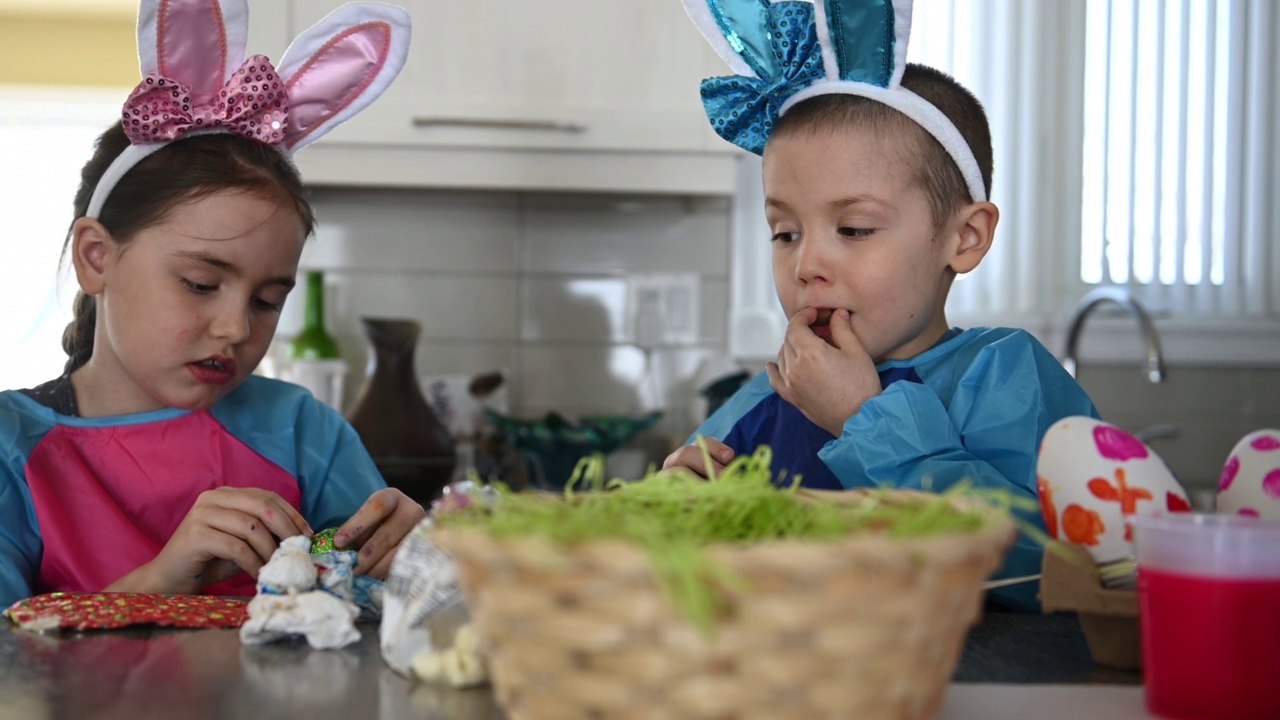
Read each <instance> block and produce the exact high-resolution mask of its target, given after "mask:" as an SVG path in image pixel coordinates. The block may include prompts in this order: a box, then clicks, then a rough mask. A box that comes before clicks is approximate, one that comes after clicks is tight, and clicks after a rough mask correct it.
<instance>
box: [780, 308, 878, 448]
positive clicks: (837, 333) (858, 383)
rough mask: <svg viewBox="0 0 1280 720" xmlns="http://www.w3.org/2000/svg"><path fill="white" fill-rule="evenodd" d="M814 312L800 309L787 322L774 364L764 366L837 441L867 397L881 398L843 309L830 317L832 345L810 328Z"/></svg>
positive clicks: (783, 390)
mask: <svg viewBox="0 0 1280 720" xmlns="http://www.w3.org/2000/svg"><path fill="white" fill-rule="evenodd" d="M817 319H818V310H817V308H812V307H808V308H804V309H803V310H801V311H800V312H798V313H796V314H795V315H794V316H793V317H792V318H791V321H790V322H789V323H787V334H786V337H785V338H784V339H783V341H782V348H781V349H780V350H778V360H777V362H771V363H768V364H767V365H766V369H767V370H768V373H769V384H770V385H771V386H772V387H773V390H774V392H776V393H778V395H780V396H781V397H782V399H783V400H786V401H787V402H789V403H791V404H792V405H795V406H796V409H798V410H799V411H800V412H802V413H804V416H805V417H807V418H809V420H810V422H812V423H813V424H815V425H817V426H818V427H821V428H823V429H824V430H826V431H827V432H829V433H831V434H832V435H834V436H835V437H840V434H841V433H842V432H843V431H844V423H845V421H846V420H848V419H849V418H850V417H852V416H853V414H854V413H856V412H858V409H859V408H861V407H862V403H864V402H866V400H867V398H870V397H874V396H876V395H879V394H880V390H881V388H880V376H879V375H878V374H877V373H876V364H875V361H873V360H872V359H871V356H870V355H868V354H867V351H866V350H865V349H863V347H862V343H861V342H859V341H858V336H857V335H856V334H855V333H854V332H853V320H852V317H851V316H850V315H849V311H848V310H845V309H843V308H841V309H839V310H836V311H835V312H833V313H832V314H831V325H830V327H831V344H827V342H826V341H825V340H823V339H822V338H820V337H818V336H817V335H815V334H814V332H813V329H812V328H810V325H812V324H813V323H814V322H815V321H816V320H817Z"/></svg>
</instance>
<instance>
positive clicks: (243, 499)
mask: <svg viewBox="0 0 1280 720" xmlns="http://www.w3.org/2000/svg"><path fill="white" fill-rule="evenodd" d="M206 496H208V497H209V502H211V503H212V504H213V505H215V506H217V507H220V508H223V509H226V510H237V511H239V512H242V513H245V514H246V515H253V516H254V517H257V518H259V519H261V520H262V522H263V524H265V525H266V526H267V529H268V530H270V531H271V533H272V534H273V535H275V536H276V537H278V538H280V539H281V540H283V539H284V538H288V537H293V536H294V535H306V536H307V537H311V536H312V535H314V534H315V533H314V532H313V531H312V530H311V526H310V525H308V524H307V521H306V520H305V519H304V518H303V517H302V513H300V512H298V511H297V510H296V509H295V508H294V507H293V506H292V505H290V504H289V503H287V502H285V500H284V498H282V497H280V496H279V495H277V494H275V493H273V492H271V491H269V490H261V489H258V488H219V489H217V490H212V491H210V492H207V493H205V494H204V495H202V496H201V498H202V499H203V498H204V497H206Z"/></svg>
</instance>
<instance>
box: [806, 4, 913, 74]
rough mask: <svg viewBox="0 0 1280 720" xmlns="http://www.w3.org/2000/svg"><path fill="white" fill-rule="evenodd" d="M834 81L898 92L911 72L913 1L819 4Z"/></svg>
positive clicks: (825, 57) (820, 26)
mask: <svg viewBox="0 0 1280 720" xmlns="http://www.w3.org/2000/svg"><path fill="white" fill-rule="evenodd" d="M813 5H814V22H815V23H816V24H817V26H818V28H817V31H818V41H819V42H820V43H822V60H823V65H824V66H825V68H826V71H827V78H828V79H830V80H845V81H849V82H859V83H867V84H868V85H879V86H880V87H896V86H897V85H899V84H900V83H901V82H902V73H903V71H905V70H906V68H907V40H908V38H909V37H910V36H911V0H813Z"/></svg>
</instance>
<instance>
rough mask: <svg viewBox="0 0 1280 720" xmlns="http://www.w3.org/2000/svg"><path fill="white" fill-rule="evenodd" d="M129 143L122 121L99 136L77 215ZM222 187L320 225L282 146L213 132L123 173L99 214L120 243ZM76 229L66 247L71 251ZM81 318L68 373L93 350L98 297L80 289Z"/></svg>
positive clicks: (69, 334) (72, 334)
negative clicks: (256, 197) (263, 199)
mask: <svg viewBox="0 0 1280 720" xmlns="http://www.w3.org/2000/svg"><path fill="white" fill-rule="evenodd" d="M128 146H129V139H128V137H126V136H125V134H124V130H123V129H122V128H121V126H120V123H116V124H115V125H113V126H111V127H110V128H108V129H107V130H106V132H104V133H102V135H101V137H99V138H98V141H97V144H96V146H95V149H94V153H93V157H92V158H90V159H89V162H87V163H85V166H84V169H83V170H81V171H80V189H79V190H78V191H76V199H75V217H76V218H77V219H79V218H81V217H84V215H85V214H86V213H87V212H88V207H89V198H90V196H92V195H93V189H94V188H95V187H97V185H98V181H99V180H101V179H102V175H103V173H105V172H106V171H107V167H108V166H110V165H111V162H112V161H113V160H115V159H116V157H117V156H119V155H120V153H122V152H124V149H125V148H126V147H128ZM223 190H241V191H245V192H250V193H256V194H259V195H261V196H263V197H268V198H273V199H279V200H280V202H281V203H282V204H283V205H285V206H286V207H292V208H293V209H294V210H295V211H296V212H297V213H298V217H299V219H301V220H302V227H303V230H304V231H305V234H306V235H310V234H311V231H312V230H313V229H314V227H315V215H314V213H313V212H312V210H311V203H310V202H309V201H308V199H307V192H306V188H305V187H304V186H303V184H302V178H301V177H299V175H298V171H297V169H296V168H295V167H294V166H293V163H292V162H290V161H289V159H288V158H286V157H285V155H284V154H283V153H282V152H280V151H279V150H277V149H275V148H273V147H270V146H268V145H264V144H263V143H260V142H258V141H256V140H250V139H248V138H243V137H240V136H238V135H230V134H210V135H198V136H196V137H190V138H185V139H183V140H179V141H177V142H174V143H172V144H169V145H166V146H165V147H163V148H161V149H160V150H159V151H157V152H155V153H153V154H152V155H150V156H148V157H147V158H146V159H144V160H142V161H141V162H139V163H138V164H137V165H135V166H134V167H133V168H131V169H130V170H129V172H127V173H125V175H124V177H122V178H121V179H120V182H119V183H117V184H116V186H115V188H114V189H113V190H112V191H111V195H110V196H108V197H107V202H106V204H105V205H104V206H103V208H102V212H101V213H99V217H98V221H99V222H101V223H102V225H103V227H105V228H106V229H107V232H109V233H111V237H112V238H113V239H114V240H115V241H116V242H118V243H126V242H128V241H129V240H130V239H132V238H133V237H134V236H135V235H136V234H137V233H138V232H140V231H142V230H145V229H147V228H149V227H152V226H154V225H156V224H158V223H160V222H163V221H164V219H165V217H166V216H167V215H168V214H169V213H170V212H171V211H172V210H173V209H174V208H175V207H177V206H178V205H180V204H181V203H184V202H189V201H192V200H198V199H200V198H203V197H207V196H209V195H212V194H214V193H216V192H220V191H223ZM71 242H72V237H71V233H70V232H68V234H67V241H66V245H64V246H63V254H64V256H65V254H66V252H67V249H68V248H69V247H70V246H71ZM73 310H74V313H75V317H74V318H73V319H72V321H71V323H70V324H68V325H67V329H66V330H65V331H64V332H63V334H62V349H63V350H64V351H66V353H67V364H66V367H65V369H64V372H66V373H71V372H74V371H75V370H76V369H78V368H79V367H80V366H82V365H84V364H85V363H86V362H88V360H89V358H90V356H92V355H93V332H94V324H95V322H96V320H97V303H96V302H95V301H94V298H93V296H92V295H86V294H84V293H83V292H78V293H77V294H76V299H75V305H74V308H73Z"/></svg>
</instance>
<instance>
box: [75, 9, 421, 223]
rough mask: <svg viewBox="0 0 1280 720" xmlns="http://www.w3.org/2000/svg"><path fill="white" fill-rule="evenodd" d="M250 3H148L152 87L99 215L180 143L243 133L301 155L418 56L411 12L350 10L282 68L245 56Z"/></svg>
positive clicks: (142, 33) (108, 177)
mask: <svg viewBox="0 0 1280 720" xmlns="http://www.w3.org/2000/svg"><path fill="white" fill-rule="evenodd" d="M248 29H249V6H248V3H247V0H142V5H141V7H140V8H139V10H138V59H139V64H140V65H141V70H142V82H140V83H139V84H138V86H137V87H136V88H135V89H134V91H133V92H132V93H131V94H130V95H129V99H128V100H126V101H125V104H124V113H123V123H124V131H125V134H126V135H127V136H128V137H129V141H130V143H131V144H130V145H129V147H128V148H126V149H125V151H124V152H122V153H121V154H120V155H119V157H117V158H116V159H115V161H113V162H112V163H111V165H110V166H109V167H108V168H107V170H106V172H105V173H103V175H102V179H101V180H99V181H98V185H97V187H95V188H94V190H93V196H92V197H91V198H90V200H89V208H88V212H86V213H85V215H86V217H91V218H96V217H98V216H99V215H100V214H101V212H102V206H103V204H104V203H105V202H106V200H107V196H108V195H110V194H111V190H112V189H113V188H114V187H115V186H116V183H118V182H119V181H120V178H122V177H124V175H125V173H127V172H129V170H130V169H131V168H132V167H133V166H134V165H137V164H138V163H139V162H141V161H142V160H143V159H144V158H146V157H147V156H149V155H151V154H152V153H154V152H156V151H157V150H159V149H160V148H162V147H164V146H165V145H168V144H169V143H171V142H174V141H176V140H180V139H182V138H184V137H190V136H193V135H203V134H208V133H234V134H236V135H241V136H244V137H248V138H252V139H254V140H258V141H261V142H263V143H267V144H269V145H273V146H275V147H277V148H279V149H280V150H281V151H283V152H284V153H285V154H286V155H290V156H291V155H292V154H293V153H295V152H297V151H298V150H300V149H301V148H303V147H305V146H306V145H308V144H310V143H312V142H314V141H315V140H316V139H317V138H319V137H320V136H322V135H324V134H325V133H327V132H329V131H330V130H332V129H333V128H334V127H335V126H337V125H338V124H340V123H342V122H345V121H346V120H347V119H348V118H350V117H351V116H353V115H355V114H356V113H358V112H360V111H361V110H363V109H364V108H365V106H367V105H368V104H369V103H371V102H373V101H374V100H375V99H376V98H377V97H378V96H379V95H381V94H382V93H383V91H385V90H386V89H387V87H388V86H389V85H390V84H391V81H392V80H394V79H395V77H396V75H397V74H399V72H400V68H401V67H403V66H404V60H405V56H406V54H407V53H408V52H409V34H410V19H409V13H408V12H406V11H405V10H404V9H403V8H399V7H396V6H394V5H386V4H383V3H375V2H355V3H348V4H346V5H343V6H342V7H339V8H338V9H336V10H334V11H333V12H332V13H330V14H329V15H328V16H326V17H325V18H324V19H322V20H321V21H320V22H318V23H316V24H315V25H314V26H313V27H311V28H310V29H308V30H307V31H306V32H304V33H302V34H301V35H299V36H298V37H297V39H295V40H294V41H293V43H291V44H290V45H289V48H288V49H287V50H285V53H284V57H283V58H282V59H281V61H280V66H279V69H276V68H275V67H273V66H272V65H271V61H270V60H268V59H267V58H266V57H265V56H263V55H254V56H253V57H250V58H248V59H245V45H246V41H247V36H248Z"/></svg>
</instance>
